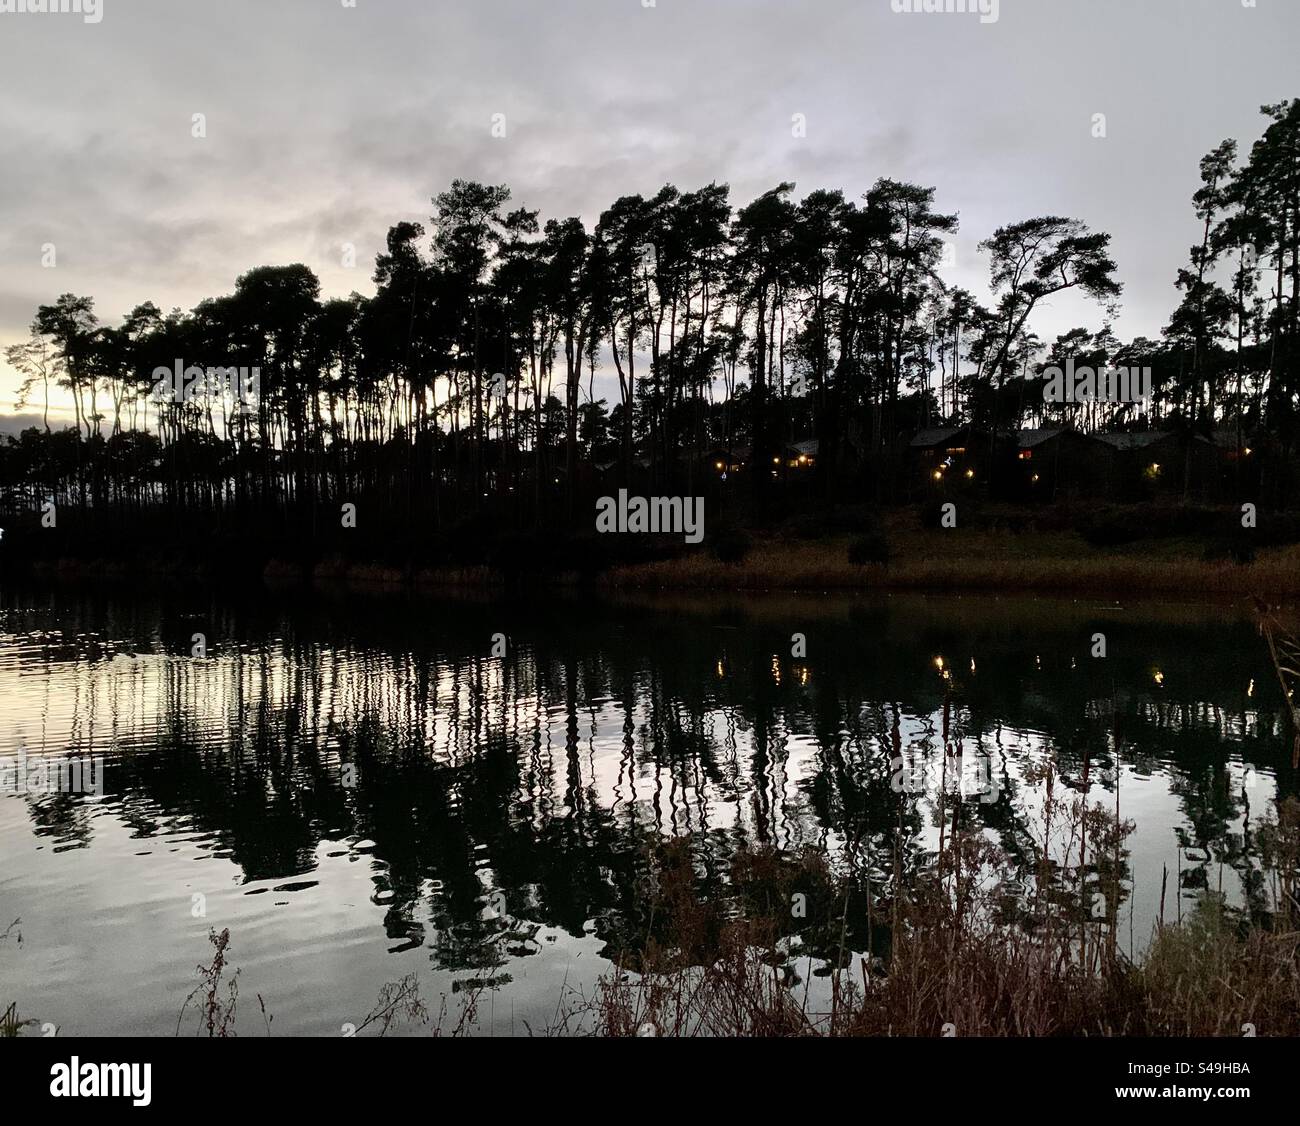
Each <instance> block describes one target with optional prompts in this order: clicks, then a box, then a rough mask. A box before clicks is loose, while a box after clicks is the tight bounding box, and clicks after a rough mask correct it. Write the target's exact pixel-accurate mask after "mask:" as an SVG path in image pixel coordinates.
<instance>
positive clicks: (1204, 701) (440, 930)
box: [0, 585, 1297, 1035]
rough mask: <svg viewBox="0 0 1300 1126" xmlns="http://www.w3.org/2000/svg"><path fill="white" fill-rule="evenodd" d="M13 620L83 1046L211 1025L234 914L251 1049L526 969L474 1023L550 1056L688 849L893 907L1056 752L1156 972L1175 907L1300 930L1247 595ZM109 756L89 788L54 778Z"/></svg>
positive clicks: (25, 967) (20, 994) (65, 1011)
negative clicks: (799, 863) (1120, 832)
mask: <svg viewBox="0 0 1300 1126" xmlns="http://www.w3.org/2000/svg"><path fill="white" fill-rule="evenodd" d="M0 607H2V616H0V756H4V757H5V758H6V760H7V761H8V763H9V767H10V771H9V785H8V786H7V788H6V792H4V793H0V858H2V859H3V867H2V868H0V915H2V916H3V917H0V931H3V929H4V928H5V927H6V926H7V925H8V924H9V923H10V922H11V921H13V920H19V919H20V920H21V923H20V924H19V925H18V926H16V927H14V928H13V929H12V930H11V931H10V932H9V934H8V937H7V938H6V939H5V940H4V941H3V942H0V1008H3V1006H4V1005H5V1004H7V1003H8V1002H10V1001H16V1002H17V1004H18V1008H19V1012H20V1013H21V1015H22V1016H24V1017H28V1018H31V1019H33V1020H35V1021H37V1022H39V1023H45V1022H48V1023H49V1024H53V1025H55V1026H57V1028H58V1029H59V1030H60V1032H62V1033H67V1034H132V1035H171V1034H173V1033H174V1032H175V1031H176V1028H177V1022H178V1016H179V1015H180V1013H181V1009H182V1006H183V1004H184V1002H185V1000H186V997H187V995H188V994H190V992H191V991H192V990H193V989H194V988H195V986H196V985H197V984H198V981H199V978H198V973H197V967H198V966H199V965H200V964H204V965H206V964H207V963H208V962H209V961H210V959H211V954H212V947H211V946H210V944H209V941H208V934H209V930H210V929H215V930H216V931H221V930H223V929H226V928H228V929H229V931H230V948H229V954H228V958H229V967H230V970H231V971H233V970H235V969H237V970H238V972H239V976H238V979H237V980H238V988H239V1002H238V1017H237V1022H236V1026H237V1029H238V1032H239V1033H240V1034H241V1035H258V1034H265V1033H266V1032H267V1030H268V1028H269V1029H270V1030H271V1031H272V1032H273V1033H275V1034H316V1035H339V1034H340V1033H341V1032H343V1031H345V1026H347V1025H352V1026H357V1025H359V1024H361V1023H362V1022H363V1020H364V1018H365V1016H366V1015H367V1014H368V1013H369V1012H370V1011H371V1010H372V1009H373V1008H374V1007H375V1004H376V998H377V996H378V995H379V993H380V991H381V990H382V989H383V987H384V986H385V985H386V984H387V983H392V982H395V981H397V980H398V979H402V978H404V977H406V976H407V975H412V974H413V975H415V976H416V979H417V980H418V983H419V986H420V990H421V995H422V996H423V998H424V1000H425V1002H426V1004H428V1005H429V1007H430V1009H431V1010H434V1011H435V1012H436V1010H437V1009H438V1007H439V1004H440V998H443V997H445V998H446V1001H445V1004H446V1006H447V1010H448V1012H449V1013H450V1019H449V1022H448V1023H450V1024H454V1023H455V1021H456V1014H457V1012H458V1007H459V1006H460V1004H461V1003H462V1001H463V999H464V997H465V996H466V995H467V987H469V986H474V987H475V989H476V990H477V989H480V988H482V986H483V985H484V983H485V982H486V983H488V987H487V988H482V991H481V992H480V993H478V998H479V999H478V1005H477V1013H476V1017H475V1020H474V1022H473V1030H474V1031H476V1032H479V1033H496V1034H498V1035H501V1034H511V1033H513V1034H517V1035H526V1034H528V1033H529V1032H530V1031H531V1032H533V1033H538V1032H540V1031H542V1030H544V1029H545V1028H547V1027H548V1025H549V1024H550V1023H551V1022H552V1021H553V1019H554V1017H555V1013H556V1010H557V1006H558V1005H559V1003H560V1001H561V998H562V997H566V996H576V995H580V994H583V993H589V992H590V991H591V990H592V989H593V988H594V986H595V984H596V982H597V981H598V980H599V978H600V977H601V975H602V974H604V973H606V972H607V971H608V970H609V969H610V967H611V962H610V961H609V958H610V957H611V954H612V951H613V949H614V947H615V946H616V945H617V944H618V943H622V944H626V942H627V941H628V938H627V936H628V935H629V934H633V935H634V934H635V933H636V932H637V930H638V927H639V926H640V921H641V920H642V916H643V912H644V909H645V908H644V898H645V897H644V890H645V887H646V884H647V881H648V880H649V879H650V876H651V873H650V870H649V868H650V861H649V857H650V850H651V846H652V845H653V844H654V843H655V842H656V841H658V840H661V839H663V838H665V837H669V836H671V837H681V838H685V839H686V840H687V841H688V842H689V848H690V851H691V856H692V858H693V862H694V867H695V870H696V872H697V873H698V877H699V880H700V881H701V884H702V886H705V887H707V888H709V889H711V891H712V893H714V894H717V895H720V896H725V895H726V885H727V870H728V865H729V863H730V860H731V858H732V857H733V856H734V855H735V854H736V853H737V852H738V850H741V849H752V848H758V847H762V846H770V847H774V848H776V849H779V850H781V851H782V852H787V853H791V854H793V853H795V852H797V851H798V850H800V849H802V848H805V847H809V846H811V847H813V848H816V849H818V850H822V851H824V852H825V853H826V854H827V855H828V856H829V857H830V858H831V860H832V862H833V863H835V864H837V865H852V864H862V863H867V864H869V865H871V866H873V867H875V868H877V869H879V872H880V879H881V880H882V881H887V880H888V879H889V878H890V873H891V872H892V871H893V861H891V860H889V859H887V858H889V857H894V856H897V857H898V858H899V863H900V865H902V866H915V865H922V866H923V865H925V864H926V863H928V862H929V861H930V860H932V859H933V855H934V850H935V847H936V844H937V841H938V839H939V833H940V831H941V826H942V825H943V824H945V823H948V822H952V820H953V819H954V818H955V817H957V816H960V818H961V821H962V824H963V825H964V826H965V827H968V828H969V827H974V828H981V829H982V830H983V831H984V832H985V833H986V834H987V835H988V836H989V837H990V839H992V840H994V841H996V842H998V843H1000V844H1002V845H1003V846H1004V847H1005V848H1006V849H1007V851H1008V854H1009V855H1011V856H1013V857H1014V856H1017V855H1023V854H1024V851H1025V850H1024V848H1023V845H1024V843H1025V841H1026V840H1029V839H1032V834H1033V828H1032V822H1033V819H1034V817H1035V815H1036V810H1037V808H1038V807H1039V805H1040V804H1041V801H1042V788H1043V782H1042V780H1041V768H1042V767H1043V766H1044V765H1045V764H1048V763H1050V764H1052V765H1053V768H1054V773H1055V777H1056V784H1057V786H1058V787H1064V788H1065V789H1066V790H1067V791H1069V792H1072V793H1077V794H1086V795H1087V796H1088V797H1089V798H1090V799H1091V800H1093V801H1095V802H1097V803H1100V804H1102V805H1104V806H1105V807H1106V808H1107V809H1110V810H1114V809H1115V808H1116V807H1117V806H1118V809H1119V811H1120V815H1121V816H1122V817H1124V818H1126V819H1128V820H1131V821H1132V822H1133V823H1134V825H1135V829H1134V832H1133V834H1132V836H1131V837H1130V838H1129V840H1128V842H1127V847H1128V849H1129V857H1128V877H1127V880H1126V882H1125V890H1124V896H1123V902H1122V903H1120V904H1119V905H1117V906H1116V905H1112V909H1113V923H1114V925H1115V926H1116V927H1117V929H1118V932H1119V934H1120V936H1121V941H1120V945H1121V947H1122V948H1123V949H1124V950H1126V951H1129V950H1140V948H1141V947H1142V945H1143V944H1144V943H1145V941H1146V939H1147V937H1148V936H1149V934H1150V932H1151V930H1152V928H1153V926H1154V925H1155V923H1156V921H1157V919H1158V918H1159V913H1160V910H1161V890H1162V884H1164V885H1166V887H1167V890H1166V891H1165V905H1164V911H1165V914H1166V917H1168V918H1171V919H1172V918H1173V917H1175V915H1176V914H1177V913H1178V912H1180V911H1184V910H1186V908H1187V906H1188V905H1189V904H1190V903H1191V901H1192V899H1193V897H1194V896H1195V895H1196V894H1197V893H1198V891H1199V890H1201V889H1205V888H1212V889H1216V890H1217V889H1222V891H1223V893H1224V894H1225V895H1226V896H1227V897H1228V899H1229V900H1230V901H1231V902H1233V903H1236V904H1238V905H1241V906H1245V907H1248V908H1250V909H1252V910H1255V911H1263V910H1265V909H1266V906H1265V904H1266V897H1265V896H1264V895H1263V894H1262V892H1261V880H1262V873H1261V862H1260V858H1259V854H1258V849H1257V847H1256V843H1255V836H1254V835H1255V832H1256V830H1257V828H1258V826H1259V825H1260V823H1261V821H1262V819H1263V818H1264V817H1265V816H1266V815H1267V814H1268V812H1269V809H1270V807H1271V806H1272V803H1273V801H1274V799H1275V798H1276V797H1277V796H1279V795H1294V794H1295V793H1296V791H1297V775H1296V771H1295V770H1294V769H1293V768H1292V763H1291V735H1290V733H1289V731H1288V728H1287V720H1286V718H1285V716H1284V713H1283V708H1282V698H1281V692H1280V689H1279V687H1278V684H1277V681H1276V679H1275V675H1274V673H1273V670H1272V666H1271V664H1270V663H1269V658H1268V652H1267V648H1266V646H1265V644H1264V642H1263V641H1262V639H1261V638H1260V637H1259V635H1258V633H1257V630H1256V628H1255V626H1254V624H1253V622H1252V620H1251V618H1250V615H1249V614H1248V613H1247V612H1246V611H1245V610H1243V609H1238V608H1236V607H1232V606H1225V607H1211V608H1206V607H1203V606H1183V605H1152V604H1142V603H1136V602H1135V603H1131V604H1130V603H1113V602H1106V601H1086V600H1081V601H1066V600H1062V601H1045V600H1032V599H1019V598H1017V599H1004V598H995V597H991V596H990V597H964V598H957V597H932V598H927V597H922V596H910V595H909V596H895V597H866V596H849V595H834V596H829V595H828V596H814V595H809V596H794V595H771V596H757V595H756V596H752V597H742V596H739V595H737V596H734V597H733V596H727V595H723V596H712V597H645V598H637V599H619V600H601V599H596V598H592V597H579V596H576V595H574V596H570V595H567V594H554V595H544V596H538V597H537V598H536V599H534V600H532V601H529V602H504V601H503V602H498V601H496V600H494V599H491V598H488V597H457V598H439V597H433V596H420V595H407V594H378V593H376V594H363V593H355V592H346V593H344V592H336V593H330V592H315V593H305V592H301V591H292V590H286V591H266V592H263V593H259V594H257V595H256V596H249V595H247V594H243V595H239V596H226V595H222V594H220V593H214V592H212V591H209V590H207V589H206V588H204V587H200V586H198V585H196V586H195V587H192V588H185V587H168V588H165V589H159V590H154V591H151V592H149V593H141V592H139V591H136V590H126V589H123V590H118V591H104V590H95V591H93V592H92V591H88V590H86V589H85V588H59V589H57V590H52V589H40V588H19V589H9V590H6V591H4V592H3V594H2V595H0ZM1103 649H1104V654H1105V655H1104V656H1100V655H1094V654H1098V653H1099V652H1100V651H1102V650H1103ZM195 653H199V654H201V655H199V656H195V655H193V654H195ZM945 733H946V737H945ZM945 744H946V745H947V753H945V749H944V748H945ZM72 759H76V760H77V761H78V762H79V763H80V762H84V764H85V767H86V769H85V772H84V774H83V775H82V776H81V780H82V785H81V786H80V789H81V790H83V791H89V792H67V791H66V788H65V790H64V791H59V790H57V788H56V789H55V791H54V792H49V787H46V789H40V787H33V786H32V785H30V784H28V785H26V786H24V787H19V786H18V785H17V783H16V781H15V780H16V779H17V778H18V777H19V775H18V773H17V768H16V764H17V763H19V762H20V761H21V762H22V763H23V764H25V765H24V767H23V769H24V770H25V771H26V774H24V775H23V777H25V778H27V779H28V782H29V783H30V781H31V779H32V778H37V777H40V776H41V773H40V772H41V771H42V770H45V771H46V772H47V773H48V774H49V775H50V776H51V777H53V776H56V775H55V774H54V773H53V772H52V771H51V769H50V768H51V767H52V766H53V765H55V764H57V763H58V762H59V761H60V760H63V761H64V762H65V763H66V762H68V761H70V760H72ZM96 759H99V760H102V762H101V763H100V764H99V770H98V771H96V769H95V768H94V760H96ZM900 759H902V760H903V761H905V762H908V763H911V764H912V766H913V767H915V770H912V771H911V773H908V772H906V771H900V770H899V769H897V766H898V763H899V761H900ZM945 763H946V764H947V765H946V766H944V764H945ZM940 767H942V769H940ZM909 769H911V768H909ZM900 774H901V775H902V776H904V777H905V779H917V778H919V779H920V781H919V783H917V784H915V785H914V784H913V783H912V782H910V781H904V783H903V784H902V792H900V785H899V783H898V779H899V777H900ZM65 777H70V775H65ZM972 778H973V779H974V780H975V785H974V786H973V787H972V786H969V785H967V783H968V782H969V781H970V780H971V779H972ZM91 780H93V785H92V784H91ZM20 789H21V790H22V792H17V791H18V790H20ZM96 791H102V792H96ZM19 934H21V941H19V940H18V936H19ZM259 999H260V1000H259ZM263 1006H264V1007H265V1013H264V1012H263ZM271 1018H273V1019H271ZM268 1021H269V1023H268ZM195 1027H196V1014H195V1012H194V1010H193V1009H192V1008H191V1009H190V1010H189V1011H188V1012H187V1013H186V1015H185V1017H184V1020H183V1022H182V1025H181V1031H182V1033H183V1034H193V1032H194V1031H195ZM417 1030H418V1028H417V1027H416V1026H410V1027H403V1028H399V1027H394V1029H393V1033H394V1034H397V1033H399V1032H404V1031H405V1032H411V1031H417ZM39 1032H40V1030H39V1024H38V1025H34V1026H32V1028H31V1029H30V1030H29V1034H31V1035H39Z"/></svg>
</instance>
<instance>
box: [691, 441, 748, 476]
mask: <svg viewBox="0 0 1300 1126" xmlns="http://www.w3.org/2000/svg"><path fill="white" fill-rule="evenodd" d="M752 456H753V451H752V450H751V449H750V447H749V446H739V445H737V446H731V447H727V446H713V447H712V448H710V449H707V450H705V451H704V452H703V453H702V454H701V455H700V461H701V462H702V464H703V465H704V466H705V467H706V468H707V469H708V470H709V472H710V473H712V475H713V476H714V477H717V478H718V479H719V480H721V481H726V480H728V479H730V478H732V477H734V476H735V475H736V474H737V473H743V472H744V471H745V466H747V465H748V464H749V460H750V458H751V457H752Z"/></svg>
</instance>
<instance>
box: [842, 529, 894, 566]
mask: <svg viewBox="0 0 1300 1126" xmlns="http://www.w3.org/2000/svg"><path fill="white" fill-rule="evenodd" d="M849 562H850V563H852V564H853V565H854V566H855V567H865V566H866V565H867V564H868V563H880V564H882V565H884V566H888V565H889V541H888V540H887V539H885V535H884V533H883V532H880V531H875V532H868V533H867V534H866V535H865V536H858V538H857V539H855V540H854V541H853V542H852V543H850V544H849Z"/></svg>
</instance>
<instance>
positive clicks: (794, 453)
mask: <svg viewBox="0 0 1300 1126" xmlns="http://www.w3.org/2000/svg"><path fill="white" fill-rule="evenodd" d="M820 448H821V443H820V442H819V441H818V440H817V439H816V438H811V439H809V440H808V441H806V442H791V443H790V444H789V445H787V446H784V447H783V448H782V450H781V458H782V460H783V461H784V463H785V468H786V469H787V470H788V471H790V472H794V473H810V472H812V470H813V469H814V468H815V467H816V465H817V451H818V450H819V449H820Z"/></svg>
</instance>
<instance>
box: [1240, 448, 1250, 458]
mask: <svg viewBox="0 0 1300 1126" xmlns="http://www.w3.org/2000/svg"><path fill="white" fill-rule="evenodd" d="M1241 452H1242V453H1244V454H1245V455H1246V456H1247V457H1250V455H1251V449H1250V447H1249V446H1247V447H1246V448H1245V449H1244V450H1242V451H1241Z"/></svg>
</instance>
